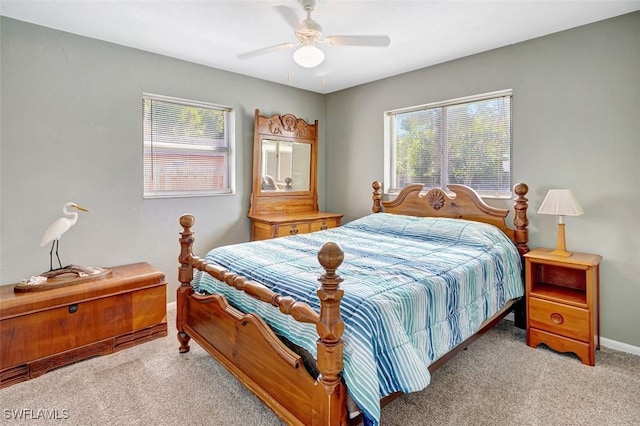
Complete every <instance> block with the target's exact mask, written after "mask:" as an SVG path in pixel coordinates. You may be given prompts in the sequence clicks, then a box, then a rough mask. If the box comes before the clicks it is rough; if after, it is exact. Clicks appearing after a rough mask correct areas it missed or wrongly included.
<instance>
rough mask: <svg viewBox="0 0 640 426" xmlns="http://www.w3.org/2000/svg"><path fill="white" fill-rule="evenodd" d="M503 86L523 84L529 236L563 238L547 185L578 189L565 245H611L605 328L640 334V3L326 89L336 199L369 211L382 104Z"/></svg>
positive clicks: (518, 178) (518, 106)
mask: <svg viewBox="0 0 640 426" xmlns="http://www.w3.org/2000/svg"><path fill="white" fill-rule="evenodd" d="M389 60H393V58H389ZM500 89H513V159H514V163H513V174H514V182H525V183H527V184H528V185H529V188H530V192H529V195H528V198H529V205H530V209H529V221H530V226H529V229H530V247H538V246H543V247H554V246H555V243H556V235H557V233H556V226H557V225H556V224H557V219H556V218H555V217H551V216H542V215H537V214H536V211H537V209H538V208H539V207H540V204H541V203H542V200H543V198H544V196H545V194H546V192H547V190H548V189H550V188H571V189H573V190H574V192H575V194H576V196H577V197H578V200H579V201H580V203H581V204H582V207H583V208H584V210H585V214H584V215H583V216H579V217H568V218H567V219H566V222H567V225H566V228H567V230H566V232H567V248H568V249H569V250H573V251H583V252H590V253H597V254H600V255H602V256H603V257H604V260H603V262H602V264H601V300H602V309H601V320H602V335H603V337H606V338H609V339H614V340H617V341H620V342H625V343H627V344H630V345H634V346H640V238H639V235H640V231H639V230H638V227H637V225H636V223H637V220H635V216H636V213H637V212H639V211H640V166H639V164H640V13H634V14H629V15H625V16H622V17H618V18H614V19H610V20H607V21H602V22H599V23H595V24H592V25H588V26H584V27H581V28H577V29H574V30H570V31H565V32H561V33H557V34H554V35H550V36H547V37H542V38H539V39H535V40H531V41H527V42H524V43H520V44H515V45H511V46H509V47H505V48H501V49H496V50H493V51H489V52H485V53H482V54H478V55H474V56H470V57H467V58H463V59H460V60H456V61H452V62H449V63H445V64H441V65H437V66H433V67H429V68H425V69H421V70H417V71H414V72H410V73H407V74H403V75H400V76H396V77H391V78H388V79H384V80H380V81H377V82H374V83H370V84H366V85H362V86H359V87H355V88H352V89H348V90H344V91H341V92H336V93H333V94H330V95H328V96H327V104H326V111H327V113H326V119H327V123H330V126H328V127H327V135H326V140H327V152H326V155H327V160H328V161H327V166H326V173H327V180H326V184H327V188H328V190H327V208H328V209H329V210H334V211H342V212H344V213H345V215H346V219H347V220H349V219H353V218H355V217H359V216H362V215H364V214H366V213H367V212H368V211H369V210H368V209H369V207H370V192H369V191H368V189H369V188H370V184H371V181H373V180H382V179H383V112H384V111H386V110H390V109H394V108H400V107H408V106H413V105H420V104H425V103H429V102H435V101H440V100H447V99H453V98H457V97H461V96H468V95H473V94H479V93H485V92H491V91H495V90H500ZM487 201H488V202H489V203H490V204H494V205H497V206H499V207H504V206H507V205H508V204H506V203H502V202H498V201H496V200H493V202H492V200H487Z"/></svg>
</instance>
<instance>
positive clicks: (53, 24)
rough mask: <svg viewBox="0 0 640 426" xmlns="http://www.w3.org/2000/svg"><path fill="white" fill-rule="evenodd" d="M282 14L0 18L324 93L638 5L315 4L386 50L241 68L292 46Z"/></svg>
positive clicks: (207, 2) (3, 4)
mask: <svg viewBox="0 0 640 426" xmlns="http://www.w3.org/2000/svg"><path fill="white" fill-rule="evenodd" d="M278 5H286V6H290V7H292V8H295V11H296V12H297V14H298V16H300V18H301V19H302V18H303V17H304V16H305V15H304V13H303V10H302V7H301V6H300V5H299V3H298V0H232V1H228V0H227V1H223V0H200V1H188V0H173V1H166V0H165V1H153V0H139V1H128V0H84V1H69V0H0V14H2V15H4V16H8V17H11V18H15V19H18V20H21V21H26V22H31V23H34V24H38V25H43V26H46V27H50V28H54V29H58V30H62V31H67V32H70V33H75V34H79V35H83V36H87V37H91V38H95V39H100V40H105V41H109V42H112V43H117V44H120V45H124V46H130V47H134V48H138V49H142V50H146V51H149V52H155V53H159V54H162V55H166V56H171V57H174V58H179V59H183V60H186V61H191V62H195V63H198V64H202V65H207V66H211V67H214V68H219V69H223V70H228V71H232V72H235V73H240V74H244V75H248V76H253V77H257V78H261V79H264V80H269V81H274V82H278V83H282V84H286V85H290V86H294V87H298V88H302V89H307V90H310V91H313V92H318V93H330V92H334V91H337V90H341V89H345V88H348V87H352V86H356V85H359V84H363V83H366V82H370V81H374V80H378V79H381V78H384V77H388V76H392V75H397V74H401V73H403V72H407V71H411V70H415V69H419V68H423V67H426V66H429V65H434V64H437V63H441V62H445V61H449V60H452V59H456V58H460V57H463V56H467V55H471V54H474V53H478V52H482V51H486V50H490V49H494V48H497V47H501V46H506V45H509V44H513V43H517V42H521V41H524V40H528V39H531V38H535V37H539V36H543V35H546V34H550V33H554V32H557V31H562V30H565V29H568V28H572V27H576V26H580V25H584V24H588V23H591V22H595V21H599V20H603V19H607V18H610V17H613V16H617V15H621V14H625V13H629V12H632V11H636V10H640V0H582V1H578V0H571V1H569V0H551V1H542V0H501V1H490V0H468V1H462V0H429V1H420V0H395V1H388V0H368V1H362V0H319V4H318V6H317V7H316V9H315V11H314V12H313V14H312V18H313V19H314V20H315V21H317V22H318V23H319V24H321V25H322V27H323V32H324V34H325V35H326V36H328V35H352V34H353V35H377V34H387V35H389V36H390V37H391V45H390V46H389V47H387V48H380V47H347V46H328V45H319V47H320V48H321V49H323V50H324V51H325V53H326V60H325V63H324V64H322V65H320V66H319V67H317V68H316V69H305V68H302V67H300V66H298V65H297V64H296V63H295V62H293V59H292V54H293V49H290V50H283V51H278V52H275V53H269V54H266V55H262V56H259V57H255V58H251V59H245V60H240V59H238V58H237V55H238V54H241V53H246V52H250V51H253V50H256V49H260V48H263V47H268V46H272V45H276V44H281V43H285V42H295V41H297V40H296V38H295V36H294V33H293V30H292V29H291V27H290V26H289V24H288V23H287V22H286V21H285V20H284V19H283V17H282V16H281V15H280V14H278V13H277V12H276V10H275V9H274V6H278Z"/></svg>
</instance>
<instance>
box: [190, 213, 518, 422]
mask: <svg viewBox="0 0 640 426" xmlns="http://www.w3.org/2000/svg"><path fill="white" fill-rule="evenodd" d="M327 241H333V242H336V243H338V244H339V245H340V247H341V248H342V250H343V251H344V253H345V260H344V263H343V264H342V266H341V267H340V268H339V269H338V273H339V274H340V275H342V277H343V278H344V282H343V283H342V287H343V289H344V297H343V299H342V310H341V312H342V319H343V321H344V324H345V331H344V334H343V341H344V370H343V377H344V380H345V382H346V384H347V388H348V391H349V393H350V395H351V397H352V398H353V399H354V400H355V402H356V403H357V404H358V405H359V407H360V408H361V409H362V410H363V411H364V413H365V415H366V416H367V418H368V420H369V421H371V422H372V423H377V422H378V420H379V418H380V398H382V397H384V396H386V395H389V394H391V393H393V392H397V391H401V392H414V391H418V390H421V389H423V388H425V387H426V386H427V385H428V384H429V380H430V375H429V371H428V370H427V366H428V365H429V364H431V363H432V362H434V361H435V360H437V359H438V358H439V357H441V356H442V355H443V354H445V353H447V352H448V351H449V350H451V349H452V348H453V347H454V346H456V345H457V344H458V343H460V342H462V341H463V340H464V339H466V338H467V337H469V336H470V335H472V334H474V333H475V332H476V331H477V330H478V329H479V326H480V325H481V323H482V322H483V321H485V320H486V319H487V318H489V317H491V316H492V315H493V314H495V313H496V312H497V311H498V310H499V309H500V307H502V306H503V305H504V303H505V302H506V301H508V300H510V299H513V298H517V297H520V296H522V295H523V293H524V287H523V284H522V279H521V275H520V272H521V265H520V256H519V255H518V252H517V250H516V248H515V246H514V245H513V243H512V242H511V241H510V240H509V239H508V238H507V237H506V236H505V235H504V234H503V233H502V232H501V231H500V230H498V229H497V228H495V227H493V226H491V225H486V224H481V223H476V222H470V221H465V220H460V219H442V218H417V217H411V216H402V215H390V214H385V213H376V214H372V215H369V216H365V217H363V218H361V219H358V220H355V221H353V222H350V223H348V224H346V225H343V226H342V227H340V228H334V229H330V230H326V231H320V232H315V233H311V234H304V235H295V236H291V237H284V238H277V239H272V240H265V241H258V242H251V243H243V244H237V245H232V246H225V247H219V248H216V249H213V250H212V251H211V252H209V253H208V254H207V256H206V260H207V262H209V263H214V264H218V265H220V266H223V267H225V268H227V269H229V270H230V271H233V272H236V273H238V274H240V275H243V276H246V277H247V278H250V279H252V280H255V281H258V282H260V283H262V284H264V285H266V286H267V287H269V288H271V289H272V290H273V291H275V292H276V293H280V294H282V295H287V296H292V297H293V298H294V299H296V300H298V301H304V302H306V303H308V304H309V305H310V306H311V307H313V308H314V309H316V311H319V308H320V304H319V300H318V297H317V295H316V289H317V287H318V285H319V284H318V282H317V278H318V276H319V275H320V274H321V273H322V272H323V269H322V267H321V266H320V264H319V263H318V260H317V253H318V250H319V249H320V247H321V246H322V244H324V243H325V242H327ZM193 285H194V288H195V290H196V291H199V292H208V293H222V294H224V295H225V296H226V297H227V299H228V300H229V302H230V303H231V304H232V305H234V306H236V307H237V308H239V309H240V310H242V311H244V312H255V313H257V314H258V315H260V316H261V317H262V318H263V319H264V320H265V321H266V322H267V323H268V324H269V325H270V326H271V327H272V328H273V329H274V331H276V332H277V333H279V334H281V335H283V336H285V337H286V338H287V339H289V340H291V341H292V342H293V343H295V344H297V345H299V346H300V347H302V348H304V349H306V350H307V351H309V352H310V353H311V354H313V355H314V356H316V354H317V351H316V340H317V332H316V329H315V326H314V325H311V324H302V323H299V322H297V321H295V320H294V319H293V318H292V317H290V316H288V315H283V314H282V313H280V312H279V311H278V309H277V308H275V307H273V306H271V305H269V304H267V303H263V302H259V301H257V300H255V299H253V298H251V297H248V296H246V295H245V294H244V293H243V292H240V291H237V290H235V289H233V288H231V287H228V286H227V285H225V284H220V283H219V282H217V281H216V280H214V279H213V278H211V277H210V276H209V275H208V274H202V273H200V274H198V275H197V276H196V279H195V280H194V283H193Z"/></svg>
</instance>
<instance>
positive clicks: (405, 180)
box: [385, 91, 512, 196]
mask: <svg viewBox="0 0 640 426" xmlns="http://www.w3.org/2000/svg"><path fill="white" fill-rule="evenodd" d="M511 97H512V95H511V92H510V91H508V92H500V93H499V94H488V95H484V96H474V97H470V98H462V99H456V100H452V101H446V102H442V103H438V104H430V105H425V106H423V107H413V108H407V109H403V110H398V111H391V112H388V113H387V118H388V120H389V122H388V123H387V124H386V126H387V128H388V129H389V134H388V135H387V137H386V138H385V139H386V143H387V145H388V147H387V148H386V149H385V163H386V164H387V165H388V166H387V167H386V169H387V171H388V173H385V180H386V181H387V182H389V185H388V186H386V188H385V189H386V192H397V191H399V190H400V189H401V188H403V187H404V186H406V185H408V184H411V183H422V184H424V185H425V186H426V187H427V188H442V189H444V190H446V186H447V185H448V184H450V183H457V184H463V185H467V186H470V187H471V188H473V189H475V190H476V191H478V192H479V193H480V194H481V195H485V196H509V195H510V194H511V146H512V140H511V139H512V137H511V134H512V130H511Z"/></svg>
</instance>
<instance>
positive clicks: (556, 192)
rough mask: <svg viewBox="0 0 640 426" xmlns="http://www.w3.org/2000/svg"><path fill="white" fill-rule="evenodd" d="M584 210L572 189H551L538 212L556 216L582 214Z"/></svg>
mask: <svg viewBox="0 0 640 426" xmlns="http://www.w3.org/2000/svg"><path fill="white" fill-rule="evenodd" d="M583 213H584V211H583V210H582V207H581V206H580V203H578V200H577V199H576V196H575V195H574V194H573V192H572V191H571V190H570V189H550V190H549V192H548V193H547V196H546V197H545V198H544V201H543V202H542V205H541V206H540V209H539V210H538V214H553V215H556V216H580V215H581V214H583Z"/></svg>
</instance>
